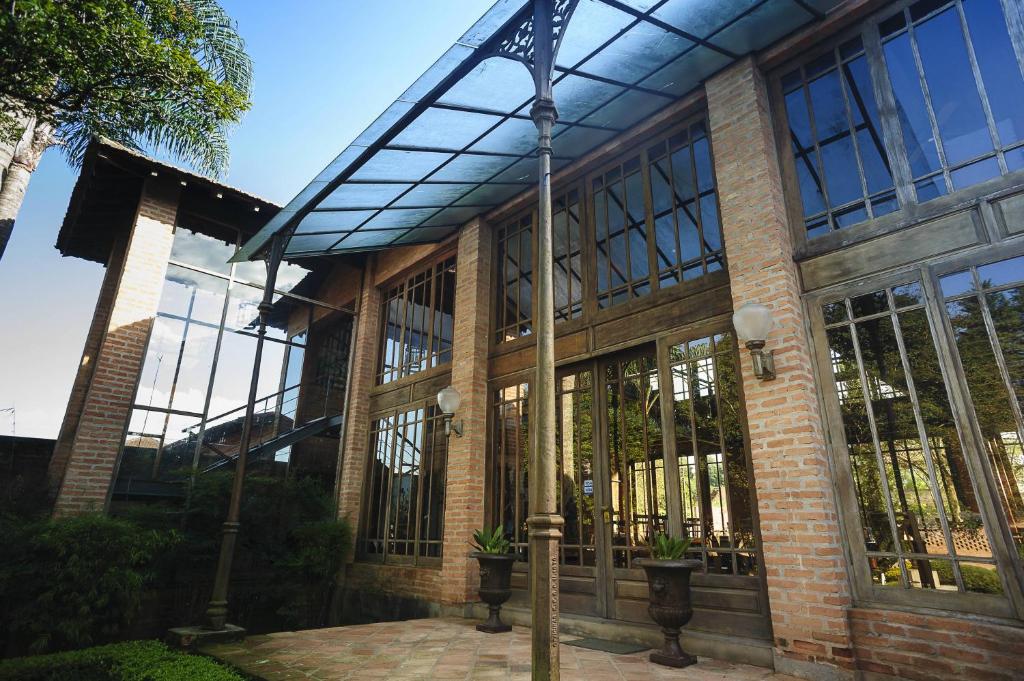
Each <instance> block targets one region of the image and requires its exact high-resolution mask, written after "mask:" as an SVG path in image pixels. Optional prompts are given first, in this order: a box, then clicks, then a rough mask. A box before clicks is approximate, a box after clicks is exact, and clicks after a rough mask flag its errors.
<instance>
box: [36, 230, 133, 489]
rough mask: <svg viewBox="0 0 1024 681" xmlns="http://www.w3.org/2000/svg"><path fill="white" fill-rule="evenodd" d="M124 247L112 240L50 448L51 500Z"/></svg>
mask: <svg viewBox="0 0 1024 681" xmlns="http://www.w3.org/2000/svg"><path fill="white" fill-rule="evenodd" d="M126 245H127V244H126V238H119V239H117V240H115V242H114V244H113V245H112V246H111V249H110V255H109V257H108V258H107V271H106V274H104V275H103V283H102V284H101V285H100V293H99V296H97V298H96V308H95V310H94V311H93V315H92V323H90V325H89V333H88V334H87V335H86V337H85V347H84V348H83V349H82V358H81V360H80V361H79V362H78V373H77V374H76V375H75V382H74V384H73V385H72V387H71V396H70V397H69V398H68V406H67V409H66V410H65V412H64V421H63V422H62V423H61V427H60V433H59V434H58V435H57V442H56V443H55V444H54V447H53V456H52V457H50V465H49V469H48V470H47V480H48V483H49V484H48V486H49V493H50V497H51V498H56V496H57V492H58V490H59V489H60V483H61V481H62V480H63V479H64V469H65V468H66V467H67V464H68V457H69V456H71V447H72V445H74V442H75V433H77V432H78V422H79V420H80V419H81V417H82V409H83V408H84V407H85V397H86V395H87V394H88V393H89V384H90V383H91V382H92V375H93V369H95V368H96V356H97V354H98V353H99V351H100V344H101V343H102V342H103V337H104V334H105V333H106V331H107V324H108V323H109V322H110V310H111V308H112V307H113V305H114V295H115V294H116V293H117V284H118V282H119V281H120V280H121V269H122V268H123V267H124V256H125V249H126Z"/></svg>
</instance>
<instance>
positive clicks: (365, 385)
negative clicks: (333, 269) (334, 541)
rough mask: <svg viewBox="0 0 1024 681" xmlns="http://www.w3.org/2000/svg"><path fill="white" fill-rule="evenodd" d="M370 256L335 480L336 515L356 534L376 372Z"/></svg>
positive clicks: (375, 299)
mask: <svg viewBox="0 0 1024 681" xmlns="http://www.w3.org/2000/svg"><path fill="white" fill-rule="evenodd" d="M373 271H374V270H373V259H372V258H367V265H366V270H365V271H364V272H363V284H362V287H361V288H360V291H359V301H358V307H357V313H358V316H357V317H356V321H355V324H356V326H355V333H356V342H355V349H354V353H355V355H354V357H353V358H352V377H351V381H352V384H351V387H350V388H349V391H350V393H349V402H348V413H347V414H346V415H345V438H344V440H343V443H342V446H343V447H344V454H343V458H342V461H341V479H340V480H339V482H338V516H339V517H341V518H347V519H348V520H349V522H350V523H351V524H352V531H353V532H354V533H355V534H356V535H357V536H358V533H359V514H360V510H361V507H362V501H363V489H364V488H365V486H366V459H367V447H368V442H367V438H368V437H369V434H370V390H371V389H372V388H373V385H374V381H375V380H376V374H377V371H376V369H377V346H378V345H379V343H378V342H377V341H378V340H379V333H380V329H379V325H380V303H381V297H380V290H379V289H378V288H377V287H376V286H374V283H373Z"/></svg>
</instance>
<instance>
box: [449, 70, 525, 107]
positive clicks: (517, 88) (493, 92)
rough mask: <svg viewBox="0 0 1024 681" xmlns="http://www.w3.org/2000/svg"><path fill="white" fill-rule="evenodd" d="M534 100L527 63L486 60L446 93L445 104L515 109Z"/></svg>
mask: <svg viewBox="0 0 1024 681" xmlns="http://www.w3.org/2000/svg"><path fill="white" fill-rule="evenodd" d="M531 100H533V78H532V77H531V76H530V72H529V71H528V70H527V69H526V66H525V65H524V64H523V63H521V62H518V61H516V60H514V59H506V58H504V57H491V58H490V59H485V60H483V61H482V62H480V63H479V64H477V65H476V67H475V68H474V69H473V70H472V71H470V72H469V73H467V74H466V75H465V76H463V77H462V80H460V81H459V82H458V83H456V84H455V86H454V87H452V89H450V90H448V92H446V93H444V96H442V97H441V99H440V100H438V101H440V102H441V103H442V104H453V105H457V106H468V107H473V108H475V109H484V110H487V111H512V110H513V109H515V108H517V107H519V106H521V105H522V104H523V102H526V101H531Z"/></svg>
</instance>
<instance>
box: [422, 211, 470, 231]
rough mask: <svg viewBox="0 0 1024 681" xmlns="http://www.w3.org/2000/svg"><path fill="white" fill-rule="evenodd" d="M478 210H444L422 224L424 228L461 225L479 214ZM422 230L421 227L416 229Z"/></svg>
mask: <svg viewBox="0 0 1024 681" xmlns="http://www.w3.org/2000/svg"><path fill="white" fill-rule="evenodd" d="M480 212H481V211H480V209H479V208H462V207H458V208H445V209H444V210H443V211H441V212H440V213H438V214H437V215H435V216H434V217H432V218H430V219H429V220H427V221H426V222H424V223H423V225H424V227H430V226H433V225H461V224H463V223H464V222H466V221H468V220H472V219H473V218H475V217H476V216H477V215H479V214H480ZM417 229H423V227H417Z"/></svg>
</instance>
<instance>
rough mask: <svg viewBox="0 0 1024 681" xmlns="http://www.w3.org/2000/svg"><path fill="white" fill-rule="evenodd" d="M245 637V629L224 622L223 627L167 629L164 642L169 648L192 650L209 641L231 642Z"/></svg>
mask: <svg viewBox="0 0 1024 681" xmlns="http://www.w3.org/2000/svg"><path fill="white" fill-rule="evenodd" d="M244 638H245V629H243V628H242V627H238V626H235V625H234V624H225V625H224V628H223V629H208V628H206V627H175V628H174V629H169V630H168V631H167V635H166V636H165V637H164V642H165V643H166V644H167V645H168V646H170V647H171V648H178V649H179V650H194V649H196V648H198V647H200V646H204V645H207V644H209V643H232V642H234V641H241V640H242V639H244Z"/></svg>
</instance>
